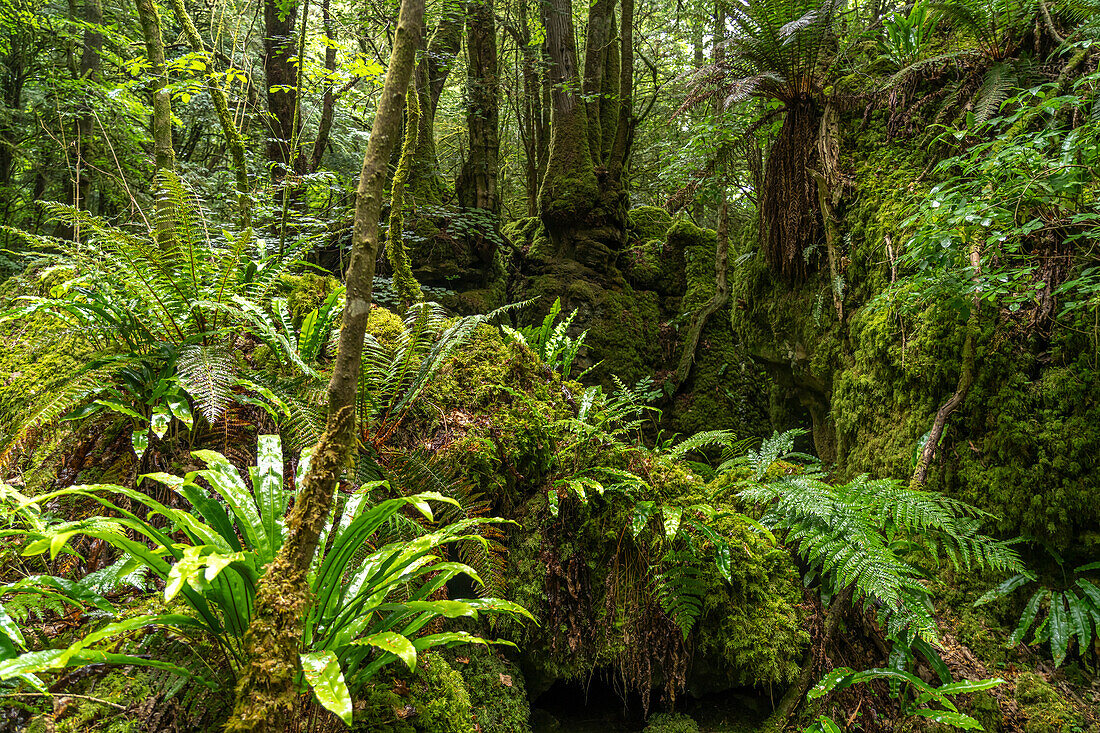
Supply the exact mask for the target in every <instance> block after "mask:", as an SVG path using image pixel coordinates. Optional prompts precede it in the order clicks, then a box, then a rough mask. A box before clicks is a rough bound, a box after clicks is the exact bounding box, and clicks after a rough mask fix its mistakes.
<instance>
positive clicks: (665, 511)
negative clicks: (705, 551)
mask: <svg viewBox="0 0 1100 733" xmlns="http://www.w3.org/2000/svg"><path fill="white" fill-rule="evenodd" d="M683 512H684V510H683V509H682V508H680V507H678V506H662V507H661V514H662V515H664V520H665V537H666V538H668V539H672V538H673V537H675V536H676V533H677V532H679V531H680V517H681V516H683Z"/></svg>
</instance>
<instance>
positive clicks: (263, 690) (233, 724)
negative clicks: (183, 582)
mask: <svg viewBox="0 0 1100 733" xmlns="http://www.w3.org/2000/svg"><path fill="white" fill-rule="evenodd" d="M423 18H424V0H403V1H402V3H401V14H400V17H399V19H398V24H397V31H396V33H395V36H394V45H393V53H392V54H391V56H390V63H389V68H388V69H387V71H386V80H385V84H384V86H383V89H382V98H381V100H380V102H379V106H378V111H377V113H376V114H375V116H374V124H373V126H372V128H371V136H370V139H369V141H368V143H367V152H366V155H365V156H364V158H363V169H362V172H361V173H360V176H359V187H358V189H357V191H356V202H355V224H354V231H353V239H352V251H351V261H350V264H349V265H348V271H347V299H346V302H345V305H344V315H343V326H342V328H341V330H340V340H339V346H338V351H337V354H336V362H335V364H334V365H333V370H332V378H331V379H330V381H329V385H328V422H327V424H326V427H325V432H324V434H323V435H322V436H321V439H320V441H319V442H318V443H317V446H316V447H315V449H314V451H313V457H312V460H311V461H310V466H309V471H308V472H307V473H306V476H305V479H304V480H303V481H302V487H301V491H300V493H299V494H298V498H297V500H296V501H295V503H294V509H293V511H292V512H291V513H290V516H289V517H288V519H287V533H286V537H287V538H286V542H285V543H284V544H283V546H282V548H280V550H279V554H278V555H277V556H276V558H275V560H274V561H273V562H272V563H271V565H270V566H269V567H268V568H267V572H266V573H265V574H264V576H263V578H262V579H261V580H260V585H259V589H258V590H257V593H256V606H255V609H256V610H255V612H254V614H253V618H252V623H251V625H250V626H249V629H248V633H247V635H246V637H245V665H244V669H242V670H241V675H240V681H239V683H238V685H237V690H236V703H235V705H234V709H233V715H232V717H231V718H230V720H229V723H228V724H227V725H226V730H227V731H250V732H253V733H268V732H269V731H270V732H273V733H274V732H277V731H281V730H282V727H283V725H284V723H285V721H286V720H287V718H288V716H289V714H290V713H291V712H292V710H293V708H294V703H295V700H296V697H297V690H296V688H295V680H296V678H297V674H298V669H299V660H298V653H299V644H300V640H301V634H302V622H303V618H304V616H305V614H306V613H308V612H309V609H310V606H311V603H312V598H311V592H310V588H309V583H308V579H307V573H308V571H309V565H310V562H311V561H312V559H313V555H314V553H315V551H316V549H317V540H318V537H319V536H320V532H321V527H322V525H323V524H324V522H325V520H326V518H327V516H328V511H329V507H330V506H331V505H332V497H333V494H334V492H335V490H336V482H337V481H338V480H339V478H340V475H341V473H342V472H343V469H344V467H345V466H346V465H347V464H348V461H349V460H350V458H351V455H352V451H353V450H354V448H355V429H354V428H355V394H356V388H357V386H358V377H359V366H360V361H361V358H362V352H363V340H364V335H365V333H366V327H367V321H368V319H369V317H370V303H371V288H372V285H373V283H374V263H375V258H376V257H377V254H378V223H379V219H380V218H381V215H382V185H383V183H384V181H385V177H386V168H387V163H388V162H389V158H390V154H391V152H392V151H393V148H394V141H395V140H396V138H397V135H398V130H399V126H400V121H401V106H402V105H401V98H402V96H404V94H405V90H406V88H407V87H408V85H409V78H410V77H411V76H412V70H413V63H414V59H415V55H416V49H417V48H418V47H419V46H420V34H421V24H422V22H423Z"/></svg>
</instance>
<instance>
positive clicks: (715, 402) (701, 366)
mask: <svg viewBox="0 0 1100 733" xmlns="http://www.w3.org/2000/svg"><path fill="white" fill-rule="evenodd" d="M668 241H669V248H670V249H671V248H675V249H676V251H677V252H679V258H680V259H681V261H682V262H683V265H684V277H685V291H684V296H683V299H682V301H681V304H680V308H681V310H682V311H683V313H684V317H683V318H682V319H680V321H679V322H680V326H679V327H680V334H681V340H682V338H683V336H684V334H685V332H686V330H687V323H688V322H689V321H688V318H687V315H688V314H689V313H691V312H693V311H695V310H697V309H699V308H701V307H702V306H704V305H705V304H706V303H707V302H708V301H709V300H710V299H711V297H712V296H713V295H714V291H715V264H716V263H715V252H716V249H717V234H716V233H715V232H714V231H712V230H710V229H700V228H699V227H697V226H695V225H694V224H692V223H691V222H690V221H687V220H684V219H681V220H678V221H676V223H675V224H673V225H672V228H671V229H669V231H668ZM682 348H683V346H682V344H681V349H682ZM767 383H768V381H767V376H766V374H764V372H763V370H762V369H760V367H759V366H758V365H756V364H755V363H753V361H752V360H751V358H750V357H749V355H748V353H747V352H746V350H745V349H743V348H741V346H740V344H739V342H738V340H737V338H736V336H735V335H734V333H733V329H732V328H731V326H730V305H729V304H727V305H726V306H725V307H724V308H722V309H721V310H719V311H718V312H717V313H714V314H713V315H712V316H711V317H710V319H708V321H707V324H706V326H705V327H704V328H703V332H702V334H700V337H699V344H698V346H697V348H696V350H695V359H694V363H693V365H692V367H691V372H690V378H689V380H688V381H687V382H686V383H685V384H684V385H682V386H681V391H680V394H678V395H677V396H676V398H675V399H674V400H673V403H672V409H671V410H669V411H668V416H667V420H668V422H667V424H668V427H669V428H670V429H671V430H673V431H675V432H678V433H681V434H683V435H692V434H694V433H697V432H703V431H707V430H733V431H734V433H735V434H736V435H738V436H739V437H742V438H747V437H752V436H760V437H764V436H766V435H770V434H771V432H772V426H771V423H770V422H769V418H768V402H767V391H766V389H765V387H766V385H767Z"/></svg>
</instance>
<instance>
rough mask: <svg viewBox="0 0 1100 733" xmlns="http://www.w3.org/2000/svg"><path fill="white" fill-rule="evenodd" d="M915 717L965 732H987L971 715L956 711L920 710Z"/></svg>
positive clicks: (915, 711) (915, 712) (914, 713)
mask: <svg viewBox="0 0 1100 733" xmlns="http://www.w3.org/2000/svg"><path fill="white" fill-rule="evenodd" d="M913 715H917V716H919V717H921V718H927V719H928V720H931V721H933V722H935V723H940V724H942V725H950V726H952V727H953V728H962V729H963V730H985V729H984V728H982V724H981V723H979V722H978V721H976V720H974V719H973V718H971V717H970V716H969V715H964V714H962V713H959V712H956V711H954V710H930V709H928V708H921V709H920V710H914V711H913Z"/></svg>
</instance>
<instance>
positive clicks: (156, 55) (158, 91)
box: [134, 0, 176, 246]
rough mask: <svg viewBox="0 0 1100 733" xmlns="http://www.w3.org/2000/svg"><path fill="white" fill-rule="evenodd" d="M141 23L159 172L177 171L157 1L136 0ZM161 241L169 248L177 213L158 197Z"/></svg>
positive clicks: (154, 147) (159, 238)
mask: <svg viewBox="0 0 1100 733" xmlns="http://www.w3.org/2000/svg"><path fill="white" fill-rule="evenodd" d="M134 4H135V5H136V6H137V12H138V20H139V21H141V31H142V34H143V35H144V36H145V53H146V55H147V56H148V57H149V67H150V68H149V71H150V73H151V74H152V77H153V84H152V89H153V149H154V151H155V154H156V169H157V171H173V170H175V168H176V154H175V150H174V149H173V147H172V101H171V96H170V95H169V92H168V89H167V88H166V81H167V71H166V69H165V64H164V38H163V37H162V36H161V31H160V15H159V14H157V9H156V8H155V7H154V6H153V0H134ZM156 208H157V241H158V242H159V243H160V244H161V245H162V246H164V245H167V244H168V243H169V242H170V241H171V239H172V236H173V235H172V232H173V229H174V226H173V212H172V211H171V205H170V202H169V201H168V200H167V199H166V198H165V197H163V196H157V207H156Z"/></svg>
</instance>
